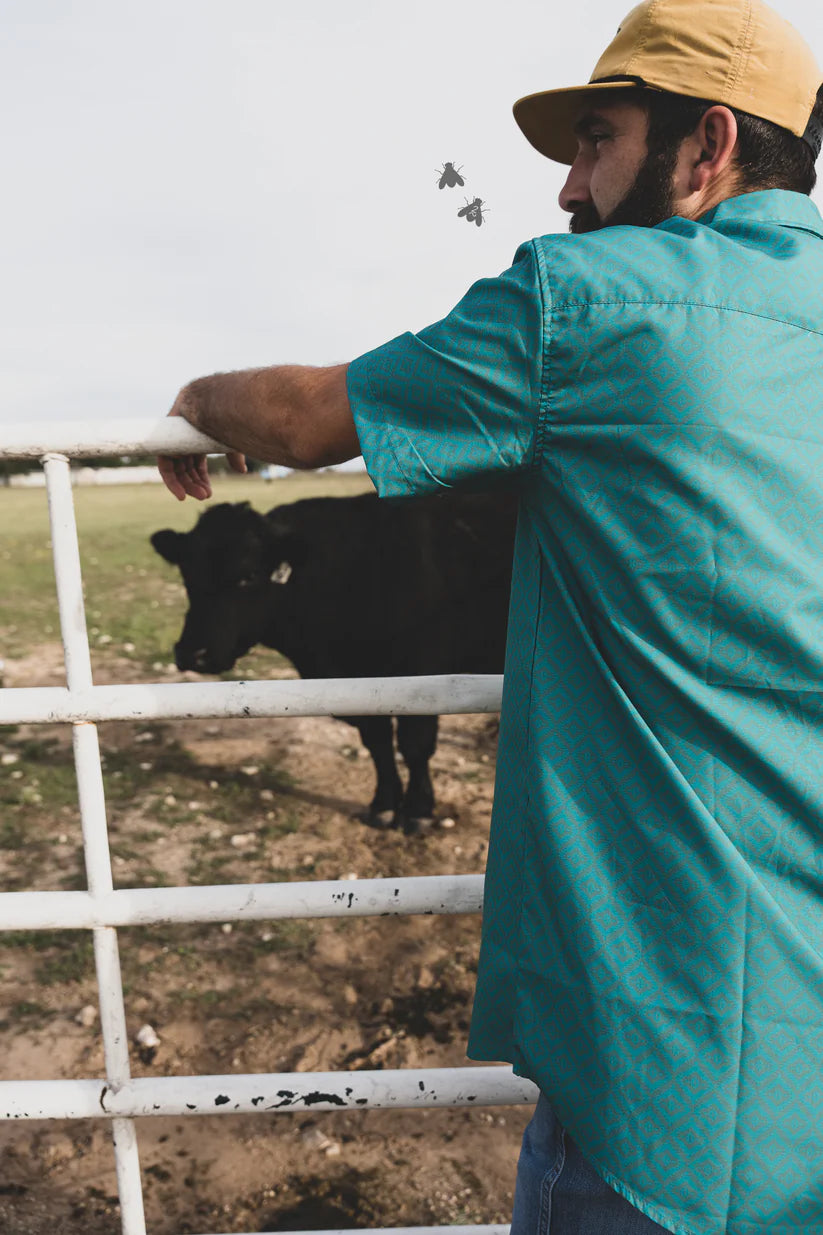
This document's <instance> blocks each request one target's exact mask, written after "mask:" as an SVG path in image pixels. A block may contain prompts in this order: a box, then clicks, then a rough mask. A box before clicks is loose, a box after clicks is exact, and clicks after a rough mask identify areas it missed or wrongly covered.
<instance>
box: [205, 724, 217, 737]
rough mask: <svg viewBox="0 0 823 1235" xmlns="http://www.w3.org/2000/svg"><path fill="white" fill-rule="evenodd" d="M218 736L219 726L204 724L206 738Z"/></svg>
mask: <svg viewBox="0 0 823 1235" xmlns="http://www.w3.org/2000/svg"><path fill="white" fill-rule="evenodd" d="M219 736H220V726H219V725H207V726H206V737H207V738H217V737H219Z"/></svg>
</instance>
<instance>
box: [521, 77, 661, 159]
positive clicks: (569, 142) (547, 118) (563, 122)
mask: <svg viewBox="0 0 823 1235" xmlns="http://www.w3.org/2000/svg"><path fill="white" fill-rule="evenodd" d="M636 85H637V79H636V78H626V79H625V80H624V81H606V82H591V83H590V84H589V85H587V86H567V87H565V88H564V89H562V90H541V91H540V93H539V94H527V95H526V96H525V97H524V98H522V99H518V100H517V102H516V103H515V105H514V107H513V108H512V111H513V112H514V118H515V120H516V121H517V123H518V125H519V126H520V129H521V131H522V132H523V134H524V135H525V136H526V138H527V139H528V141H529V142H531V144H532V145H533V146H534V148H535V150H539V151H540V153H541V154H544V155H545V156H546V158H547V159H554V161H555V162H556V163H566V164H568V165H569V166H571V164H572V163H573V162H574V160H575V158H576V157H577V138H576V137H575V133H574V126H575V124H576V123H577V121H578V120H579V118H580V114H581V112H582V111H583V109H584V108H585V107H586V106H587V104H588V105H591V103H592V102H593V101H594V98H595V96H597V95H602V94H606V93H607V92H608V91H610V90H625V89H626V87H627V86H636Z"/></svg>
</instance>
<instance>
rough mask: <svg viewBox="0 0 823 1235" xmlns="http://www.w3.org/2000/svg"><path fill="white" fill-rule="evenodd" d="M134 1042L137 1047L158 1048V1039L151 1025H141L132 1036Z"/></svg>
mask: <svg viewBox="0 0 823 1235" xmlns="http://www.w3.org/2000/svg"><path fill="white" fill-rule="evenodd" d="M134 1040H135V1042H136V1043H137V1045H138V1046H159V1045H160V1039H159V1038H158V1036H157V1031H156V1029H155V1028H154V1026H153V1025H148V1024H146V1025H141V1026H140V1028H139V1029H138V1030H137V1033H136V1034H135V1035H134Z"/></svg>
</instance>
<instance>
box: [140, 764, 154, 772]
mask: <svg viewBox="0 0 823 1235" xmlns="http://www.w3.org/2000/svg"><path fill="white" fill-rule="evenodd" d="M153 766H154V765H153V764H151V763H141V764H138V767H139V768H140V771H141V772H150V771H151V770H152V767H153Z"/></svg>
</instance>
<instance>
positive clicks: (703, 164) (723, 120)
mask: <svg viewBox="0 0 823 1235" xmlns="http://www.w3.org/2000/svg"><path fill="white" fill-rule="evenodd" d="M690 140H691V142H692V144H693V146H694V149H695V157H694V159H693V163H692V168H691V176H690V181H689V188H690V189H691V191H692V192H693V193H699V192H701V191H702V190H704V189H706V188H707V187H708V186H709V185H710V184H712V182H714V181H716V180H718V179H719V178H720V177H721V176H722V175H723V174H724V173H726V172H727V170H728V169H729V168H730V166H731V164H732V163H733V161H734V154H735V149H736V147H737V120H736V119H735V116H734V112H732V111H731V109H730V108H728V107H724V106H722V104H719V103H718V104H716V105H715V106H714V107H710V108H709V109H708V110H707V111H705V112H704V113H703V115H702V116H701V117H700V121H699V123H698V125H697V128H696V129H695V131H694V133H693V134H692V137H691V139H690Z"/></svg>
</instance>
